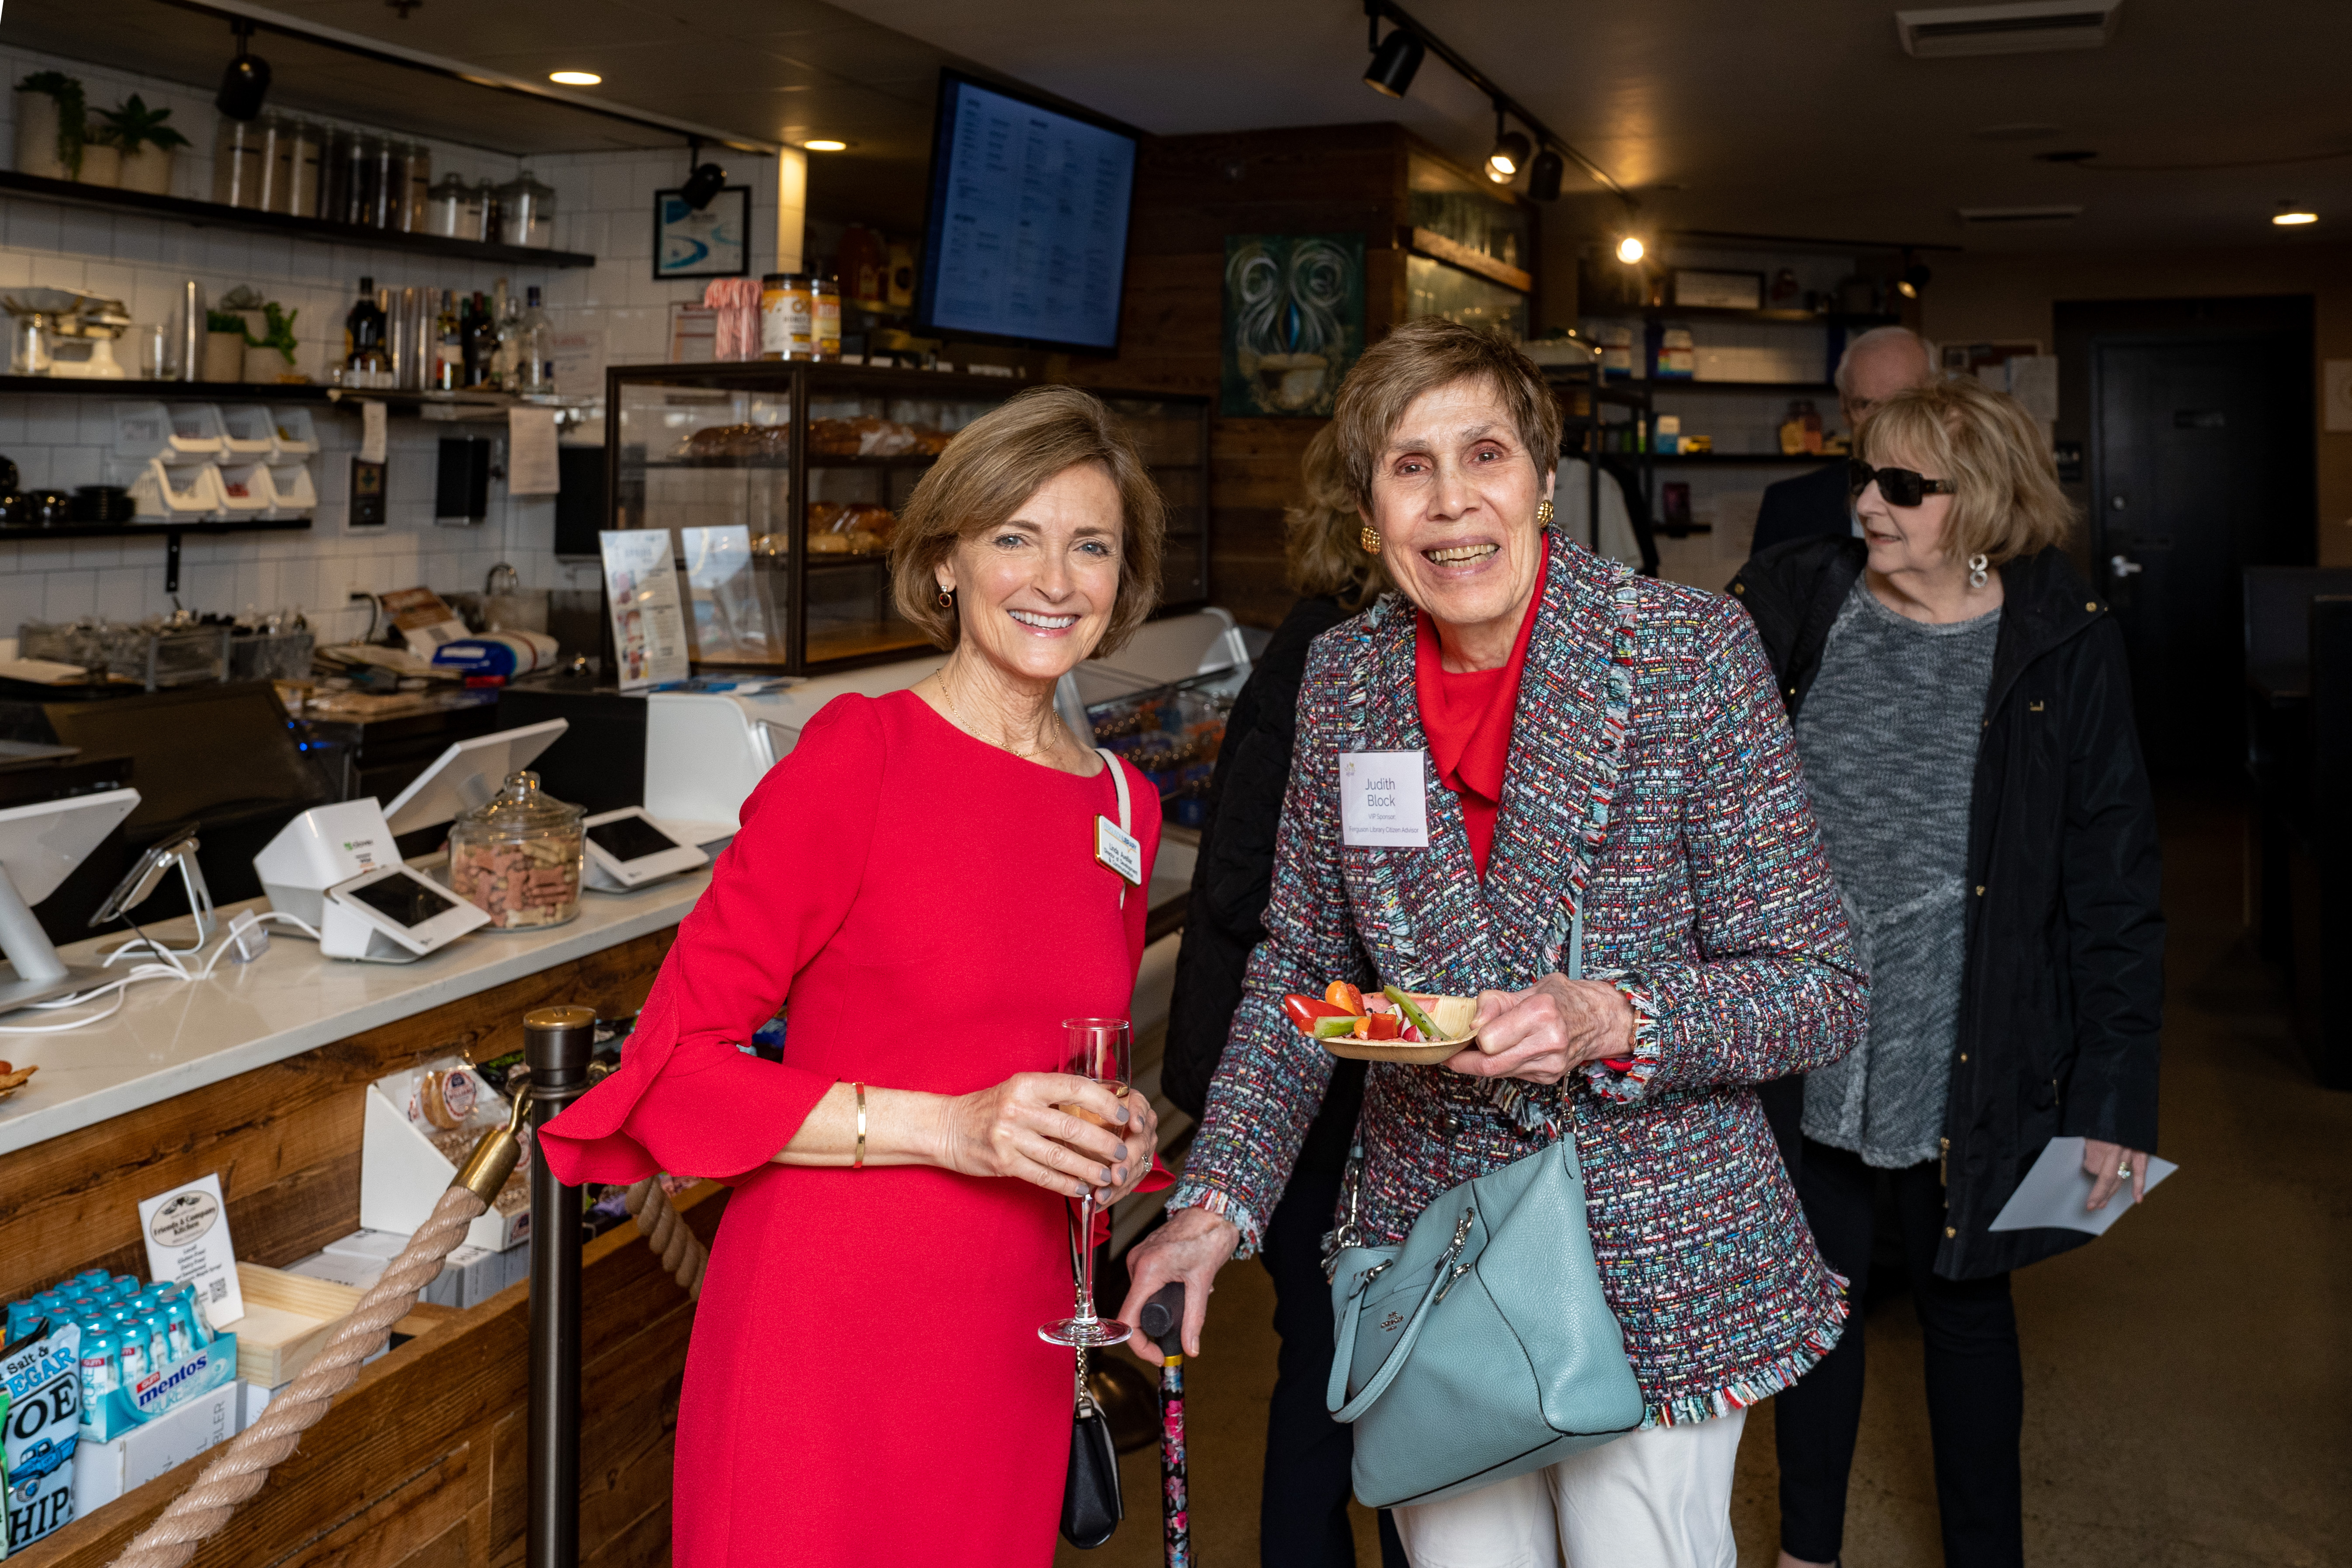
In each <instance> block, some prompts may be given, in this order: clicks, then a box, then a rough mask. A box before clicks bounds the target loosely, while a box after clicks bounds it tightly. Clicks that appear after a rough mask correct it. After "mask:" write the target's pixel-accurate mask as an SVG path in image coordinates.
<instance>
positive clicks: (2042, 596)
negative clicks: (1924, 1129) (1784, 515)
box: [1731, 538, 2164, 1279]
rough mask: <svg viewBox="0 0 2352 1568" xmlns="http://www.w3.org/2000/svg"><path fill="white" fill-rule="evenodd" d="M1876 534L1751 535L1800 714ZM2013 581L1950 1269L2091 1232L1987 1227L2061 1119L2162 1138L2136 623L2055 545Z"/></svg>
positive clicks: (2159, 974)
mask: <svg viewBox="0 0 2352 1568" xmlns="http://www.w3.org/2000/svg"><path fill="white" fill-rule="evenodd" d="M1865 554H1866V551H1865V547H1864V544H1863V542H1862V541H1861V540H1858V539H1851V538H1849V539H1831V538H1816V539H1800V540H1795V541H1792V542H1789V543H1786V544H1780V545H1776V546H1773V547H1772V548H1770V549H1768V550H1765V551H1762V552H1759V553H1758V554H1757V555H1756V556H1755V557H1754V558H1753V559H1751V560H1750V561H1749V562H1748V564H1747V565H1746V566H1744V567H1742V568H1741V569H1740V573H1739V575H1738V577H1736V578H1734V579H1733V580H1732V583H1731V592H1732V594H1733V595H1736V596H1737V597H1738V599H1739V600H1740V601H1741V602H1742V603H1744V604H1745V605H1747V606H1748V614H1749V615H1750V616H1753V617H1754V618H1755V621H1756V627H1757V630H1758V632H1759V633H1760V634H1761V636H1762V637H1763V642H1764V649H1765V652H1766V655H1767V656H1768V657H1769V658H1770V659H1771V661H1772V668H1773V669H1774V670H1775V671H1776V672H1778V674H1779V675H1780V692H1781V696H1782V698H1783V700H1785V701H1786V702H1787V704H1788V708H1789V716H1790V719H1791V720H1793V719H1794V718H1795V717H1796V714H1797V710H1799V709H1800V708H1801V707H1802V706H1803V704H1804V700H1805V694H1806V692H1807V691H1808V690H1809V689H1811V686H1812V682H1813V678H1814V677H1815V676H1816V675H1818V674H1819V673H1820V671H1821V665H1822V650H1823V648H1824V647H1826V646H1827V645H1828V642H1829V633H1830V627H1831V626H1832V624H1833V623H1834V622H1835V621H1836V619H1837V615H1838V609H1839V606H1840V605H1843V604H1844V602H1845V598H1846V595H1847V594H1848V593H1849V592H1850V591H1851V590H1852V588H1853V583H1854V579H1855V578H1856V577H1857V576H1859V575H1860V574H1861V572H1862V567H1863V562H1864V556H1865ZM2001 588H2002V601H2003V603H2002V610H2001V617H2000V637H1999V638H1998V640H1997V641H1996V643H1995V645H1994V651H1993V664H1992V683H1991V686H1990V689H1989V690H1988V691H1987V692H1986V694H1985V710H1984V736H1983V739H1982V741H1981V742H1979V747H1978V751H1977V769H1976V785H1975V793H1974V800H1973V804H1972V805H1971V807H1970V810H1969V883H1970V885H1971V886H1972V888H1973V889H1974V891H1975V893H1976V897H1975V898H1974V899H1973V900H1970V903H1969V921H1968V948H1967V952H1968V957H1967V961H1966V963H1967V969H1966V973H1965V976H1964V978H1963V981H1962V985H1961V995H1960V1012H1959V1040H1958V1049H1957V1050H1956V1051H1955V1053H1954V1058H1953V1062H1952V1082H1951V1093H1950V1097H1949V1099H1948V1102H1947V1109H1946V1110H1945V1113H1944V1172H1945V1175H1944V1180H1945V1189H1944V1205H1945V1222H1944V1225H1945V1228H1944V1239H1943V1245H1942V1246H1941V1247H1940V1248H1939V1249H1938V1250H1937V1256H1936V1272H1937V1273H1938V1274H1941V1275H1943V1276H1945V1277H1946V1278H1947V1279H1977V1278H1981V1277H1983V1276H1986V1275H1990V1274H1998V1273H2000V1272H2001V1271H2003V1270H2005V1269H2009V1268H2017V1267H2019V1266H2021V1265H2023V1264H2027V1263H2032V1262H2035V1261H2037V1260H2039V1259H2041V1258H2048V1257H2050V1256H2052V1255H2053V1254H2054V1253H2059V1252H2063V1251H2065V1250H2066V1249H2067V1248H2069V1247H2079V1246H2081V1245H2082V1244H2083V1243H2084V1242H2085V1241H2088V1240H2089V1239H2090V1237H2087V1236H2085V1235H2084V1234H2083V1233H2082V1232H2080V1231H2074V1230H2011V1231H1990V1230H1988V1229H1987V1228H1986V1226H1989V1225H1990V1224H1991V1222H1992V1220H1993V1218H1994V1216H1995V1215H1999V1214H2000V1209H2001V1205H2004V1204H2006V1203H2007V1202H2008V1201H2009V1199H2010V1196H2011V1194H2013V1193H2014V1192H2016V1190H2017V1185H2018V1183H2019V1182H2020V1181H2021V1180H2022V1179H2023V1178H2024V1176H2025V1173H2026V1172H2027V1170H2029V1169H2030V1168H2031V1167H2032V1164H2033V1162H2034V1160H2035V1158H2036V1157H2037V1156H2039V1155H2040V1154H2041V1152H2042V1146H2043V1145H2044V1144H2045V1143H2047V1142H2049V1141H2050V1140H2051V1139H2052V1138H2053V1137H2061V1136H2080V1137H2085V1138H2096V1139H2102V1140H2105V1141H2106V1142H2114V1143H2121V1144H2123V1145H2124V1146H2126V1148H2132V1149H2143V1150H2151V1151H2152V1150H2154V1149H2155V1147H2156V1098H2157V1052H2158V1027H2159V1025H2160V1023H2161V1020H2162V1016H2163V1004H2164V917H2163V915H2162V913H2161V912H2160V910H2159V909H2158V860H2157V834H2156V807H2155V804H2154V802H2153V800H2152V799H2151V798H2150V796H2149V793H2148V784H2147V769H2146V767H2145V766H2143V764H2142V763H2141V761H2140V750H2139V739H2138V735H2137V731H2135V730H2134V728H2133V724H2132V706H2131V681H2130V675H2129V672H2128V670H2127V669H2126V666H2125V662H2124V643H2123V634H2122V632H2121V631H2120V629H2119V628H2118V627H2117V626H2116V622H2115V618H2114V616H2112V615H2111V614H2109V612H2108V610H2107V606H2106V605H2105V604H2103V603H2101V602H2100V601H2099V600H2098V598H2097V597H2096V596H2095V595H2093V594H2092V593H2091V591H2090V590H2089V589H2088V588H2086V587H2084V584H2083V580H2082V578H2081V577H2080V576H2079V575H2077V574H2076V573H2075V571H2074V567H2073V565H2072V564H2071V563H2069V562H2068V561H2067V560H2066V557H2065V555H2064V553H2063V552H2061V551H2057V550H2047V551H2044V552H2042V553H2041V554H2039V555H2035V556H2032V557H2029V558H2027V559H2024V560H2021V561H2014V562H2011V563H2010V564H2009V565H2007V566H2005V567H2003V568H2002V569H2001Z"/></svg>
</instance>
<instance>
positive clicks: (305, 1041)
mask: <svg viewBox="0 0 2352 1568" xmlns="http://www.w3.org/2000/svg"><path fill="white" fill-rule="evenodd" d="M709 882H710V873H709V871H707V870H705V871H698V872H696V873H694V874H693V875H691V876H687V877H678V878H674V879H671V880H669V881H667V882H661V883H656V885H654V886H652V887H650V888H644V889H638V890H637V891H635V892H630V893H619V894H607V893H588V894H585V895H584V896H583V899H582V902H581V909H580V918H579V919H577V920H575V921H572V923H571V924H569V925H562V926H557V927H555V928H554V929H553V930H551V931H512V932H509V931H476V932H474V933H473V934H472V935H470V936H466V937H462V938H460V939H459V940H458V941H457V942H453V943H451V944H450V945H449V946H448V947H446V948H444V949H442V950H441V951H439V952H434V953H428V954H427V955H426V956H425V957H423V958H420V959H418V960H417V961H416V962H415V963H349V962H346V961H343V960H341V959H331V958H322V957H320V955H319V949H318V946H317V944H316V943H314V942H310V940H309V939H307V938H305V937H303V936H302V935H300V933H299V932H297V931H293V930H292V929H291V928H290V927H288V926H283V925H278V924H275V923H272V924H271V925H270V926H269V927H268V930H269V931H270V932H271V937H270V942H269V951H268V952H266V953H264V954H262V956H261V957H259V958H258V959H256V960H255V961H254V962H253V963H231V962H229V961H228V960H226V959H223V960H222V961H221V963H220V965H219V967H217V968H216V969H215V970H214V971H213V974H212V978H211V979H209V980H198V981H193V982H184V981H168V980H156V981H144V982H142V983H141V984H136V985H133V986H131V987H130V989H129V990H128V992H126V993H125V994H124V998H123V1005H122V1010H121V1012H119V1013H117V1014H115V1015H114V1016H112V1017H110V1018H109V1019H107V1020H106V1021H105V1022H103V1023H98V1024H92V1025H90V1026H89V1027H88V1028H86V1029H74V1030H69V1031H68V1032H66V1033H64V1034H57V1035H10V1034H0V1058H5V1059H6V1060H8V1061H11V1062H14V1063H15V1064H16V1066H18V1067H20V1068H21V1067H26V1066H28V1065H31V1064H34V1063H38V1064H39V1066H40V1069H41V1070H40V1071H39V1072H37V1073H36V1074H34V1075H33V1077H32V1079H30V1080H29V1081H27V1082H26V1085H25V1087H24V1088H23V1089H19V1090H18V1091H17V1092H16V1094H15V1095H14V1096H12V1097H10V1098H9V1099H7V1100H0V1153H7V1152H12V1151H15V1150H17V1149H23V1148H27V1147H29V1146H31V1145H32V1144H35V1143H38V1142H43V1141H45V1140H47V1139H50V1138H55V1137H57V1136H58V1135H59V1134H61V1133H66V1132H71V1131H76V1130H77V1129H79V1128H83V1127H88V1126H90V1125H91V1124H93V1123H95V1122H99V1121H105V1120H106V1119H107V1118H109V1117H111V1116H120V1115H121V1114H122V1113H123V1112H125V1111H128V1110H139V1109H140V1108H142V1106H149V1105H153V1104H155V1103H157V1102H158V1101H161V1100H169V1099H171V1098H173V1096H174V1095H180V1094H185V1093H186V1092H187V1091H188V1090H190V1089H201V1088H203V1087H204V1086H205V1085H207V1084H213V1083H218V1082H219V1081H220V1080H221V1079H226V1078H232V1077H234V1076H236V1074H238V1073H241V1072H250V1071H251V1070H252V1069H254V1068H258V1067H266V1066H268V1064H269V1063H271V1062H277V1061H283V1060H285V1059H286V1058H288V1057H291V1056H299V1055H300V1054H301V1053H302V1052H304V1051H307V1050H312V1049H315V1048H317V1047H320V1046H324V1045H329V1044H331V1043H332V1042H334V1041H336V1040H341V1039H346V1038H349V1037H351V1036H352V1035H356V1034H360V1033H362V1031H364V1030H368V1029H373V1028H375V1027H377V1026H380V1025H383V1024H389V1023H393V1022H394V1021H396V1020H398V1019H401V1018H407V1017H413V1016H415V1015H416V1014H419V1013H422V1012H425V1011H426V1010H427V1009H429V1008H433V1007H437V1006H439V1005H441V1004H443V1003H445V1002H454V1001H456V1000H457V998H459V997H461V996H471V995H474V994H476V993H478V992H482V991H488V990H490V989H492V988H493V987H496V986H499V985H503V984H506V983H507V982H509V981H510V980H520V979H521V978H522V977H523V976H525V975H528V974H534V973H538V972H539V971H541V970H543V969H549V968H552V967H553V966H554V965H556V964H559V963H568V962H570V961H571V960H572V959H576V958H583V957H585V956H586V955H588V954H589V953H592V952H599V951H601V950H603V949H604V948H608V947H613V946H615V945H617V944H618V943H621V942H627V941H629V940H630V939H631V938H633V937H639V936H643V935H645V934H646V933H647V932H648V931H660V930H662V929H663V928H664V927H666V926H674V925H676V924H677V923H678V921H681V920H683V919H685V918H686V912H687V910H690V909H692V908H693V907H694V901H695V900H697V899H698V898H699V897H701V895H702V889H704V888H706V887H708V886H709ZM267 907H268V906H267V904H266V903H265V901H264V900H253V901H252V902H251V903H250V904H236V905H231V906H229V907H227V908H226V909H224V910H222V911H221V918H222V921H224V923H225V922H226V920H227V918H228V917H229V916H230V915H231V914H233V913H235V912H236V910H239V909H245V908H255V909H262V908H267ZM148 929H149V931H151V932H152V934H153V935H154V936H155V937H156V939H157V940H158V941H161V942H165V943H166V944H168V945H170V946H173V947H184V946H186V945H187V943H188V940H189V937H190V935H191V934H192V928H191V926H190V922H189V921H188V920H187V918H186V917H185V916H183V917H181V918H180V919H178V920H173V921H163V922H162V923H161V924H159V925H155V926H151V927H149V928H148ZM129 940H130V936H129V933H128V932H123V931H116V932H113V933H111V934H109V935H107V936H104V937H100V938H95V939H92V940H90V941H89V942H75V943H73V944H72V945H70V946H68V947H64V948H60V949H59V950H58V952H59V955H60V956H62V957H63V958H64V959H65V961H66V962H67V963H72V964H96V963H98V962H99V960H100V957H102V956H103V953H104V952H110V951H111V950H113V949H114V948H115V947H117V946H119V945H121V943H122V942H126V941H129ZM218 940H219V938H218V937H215V939H214V941H215V942H217V941H218ZM183 962H185V961H183ZM129 964H130V961H125V962H124V963H119V964H117V965H116V966H115V973H121V971H122V970H123V969H124V968H127V967H129ZM111 1000H113V998H111V997H108V998H106V999H105V1001H101V1002H100V1003H97V1004H95V1005H92V1006H91V1007H90V1008H89V1012H92V1013H95V1012H98V1011H100V1009H102V1008H103V1007H104V1006H105V1005H106V1003H107V1002H110V1001H111ZM76 1016H81V1012H80V1010H79V1009H77V1010H75V1011H72V1012H46V1013H45V1012H41V1011H37V1010H35V1009H29V1008H27V1009H24V1010H20V1011H18V1012H15V1013H10V1014H7V1015H5V1016H0V1026H25V1025H41V1024H51V1023H63V1022H65V1021H67V1020H68V1019H70V1018H73V1017H76Z"/></svg>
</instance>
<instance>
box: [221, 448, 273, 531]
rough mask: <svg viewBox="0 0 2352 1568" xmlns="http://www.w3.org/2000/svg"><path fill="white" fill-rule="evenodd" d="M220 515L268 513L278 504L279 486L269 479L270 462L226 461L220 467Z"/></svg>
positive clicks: (245, 515) (236, 516)
mask: <svg viewBox="0 0 2352 1568" xmlns="http://www.w3.org/2000/svg"><path fill="white" fill-rule="evenodd" d="M218 504H219V507H220V513H221V516H222V517H224V518H230V519H234V518H245V517H267V516H268V515H270V513H271V512H272V511H273V510H275V509H276V508H277V505H278V488H277V487H276V486H275V485H273V484H271V483H270V482H269V465H268V464H267V463H256V462H242V463H224V464H223V465H221V468H220V500H219V502H218Z"/></svg>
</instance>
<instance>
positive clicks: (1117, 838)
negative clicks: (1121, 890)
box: [1095, 816, 1143, 888]
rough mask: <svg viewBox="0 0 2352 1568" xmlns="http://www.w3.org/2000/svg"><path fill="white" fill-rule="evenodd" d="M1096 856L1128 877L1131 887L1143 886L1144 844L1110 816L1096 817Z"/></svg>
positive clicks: (1121, 874) (1128, 883)
mask: <svg viewBox="0 0 2352 1568" xmlns="http://www.w3.org/2000/svg"><path fill="white" fill-rule="evenodd" d="M1095 858H1096V859H1097V860H1099V861H1101V862H1102V863H1103V864H1104V865H1106V866H1108V867H1109V868H1111V869H1112V870H1114V871H1116V872H1118V874H1119V875H1120V876H1122V877H1124V878H1126V879H1127V885H1128V886H1129V887H1130V888H1140V887H1141V886H1143V846H1142V844H1141V843H1140V842H1139V841H1138V840H1137V838H1136V837H1135V835H1134V834H1132V833H1129V831H1128V830H1127V829H1126V828H1124V827H1121V826H1119V825H1118V823H1116V822H1113V821H1112V820H1111V819H1110V818H1109V817H1108V816H1097V817H1096V818H1095Z"/></svg>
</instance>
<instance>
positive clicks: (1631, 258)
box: [1617, 234, 1648, 267]
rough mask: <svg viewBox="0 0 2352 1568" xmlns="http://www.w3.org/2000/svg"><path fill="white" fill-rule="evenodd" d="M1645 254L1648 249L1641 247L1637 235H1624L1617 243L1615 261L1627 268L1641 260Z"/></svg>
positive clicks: (1640, 241) (1640, 239)
mask: <svg viewBox="0 0 2352 1568" xmlns="http://www.w3.org/2000/svg"><path fill="white" fill-rule="evenodd" d="M1646 254H1648V247H1645V246H1644V245H1643V243H1642V237H1641V236H1640V235H1638V234H1629V235H1626V236H1625V237H1623V238H1622V239H1620V240H1619V241H1618V242H1617V259H1618V260H1620V261H1622V262H1623V263H1624V264H1625V265H1626V266H1628V267H1631V266H1633V264H1634V263H1635V262H1637V261H1639V260H1641V259H1642V258H1643V256H1644V255H1646Z"/></svg>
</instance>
